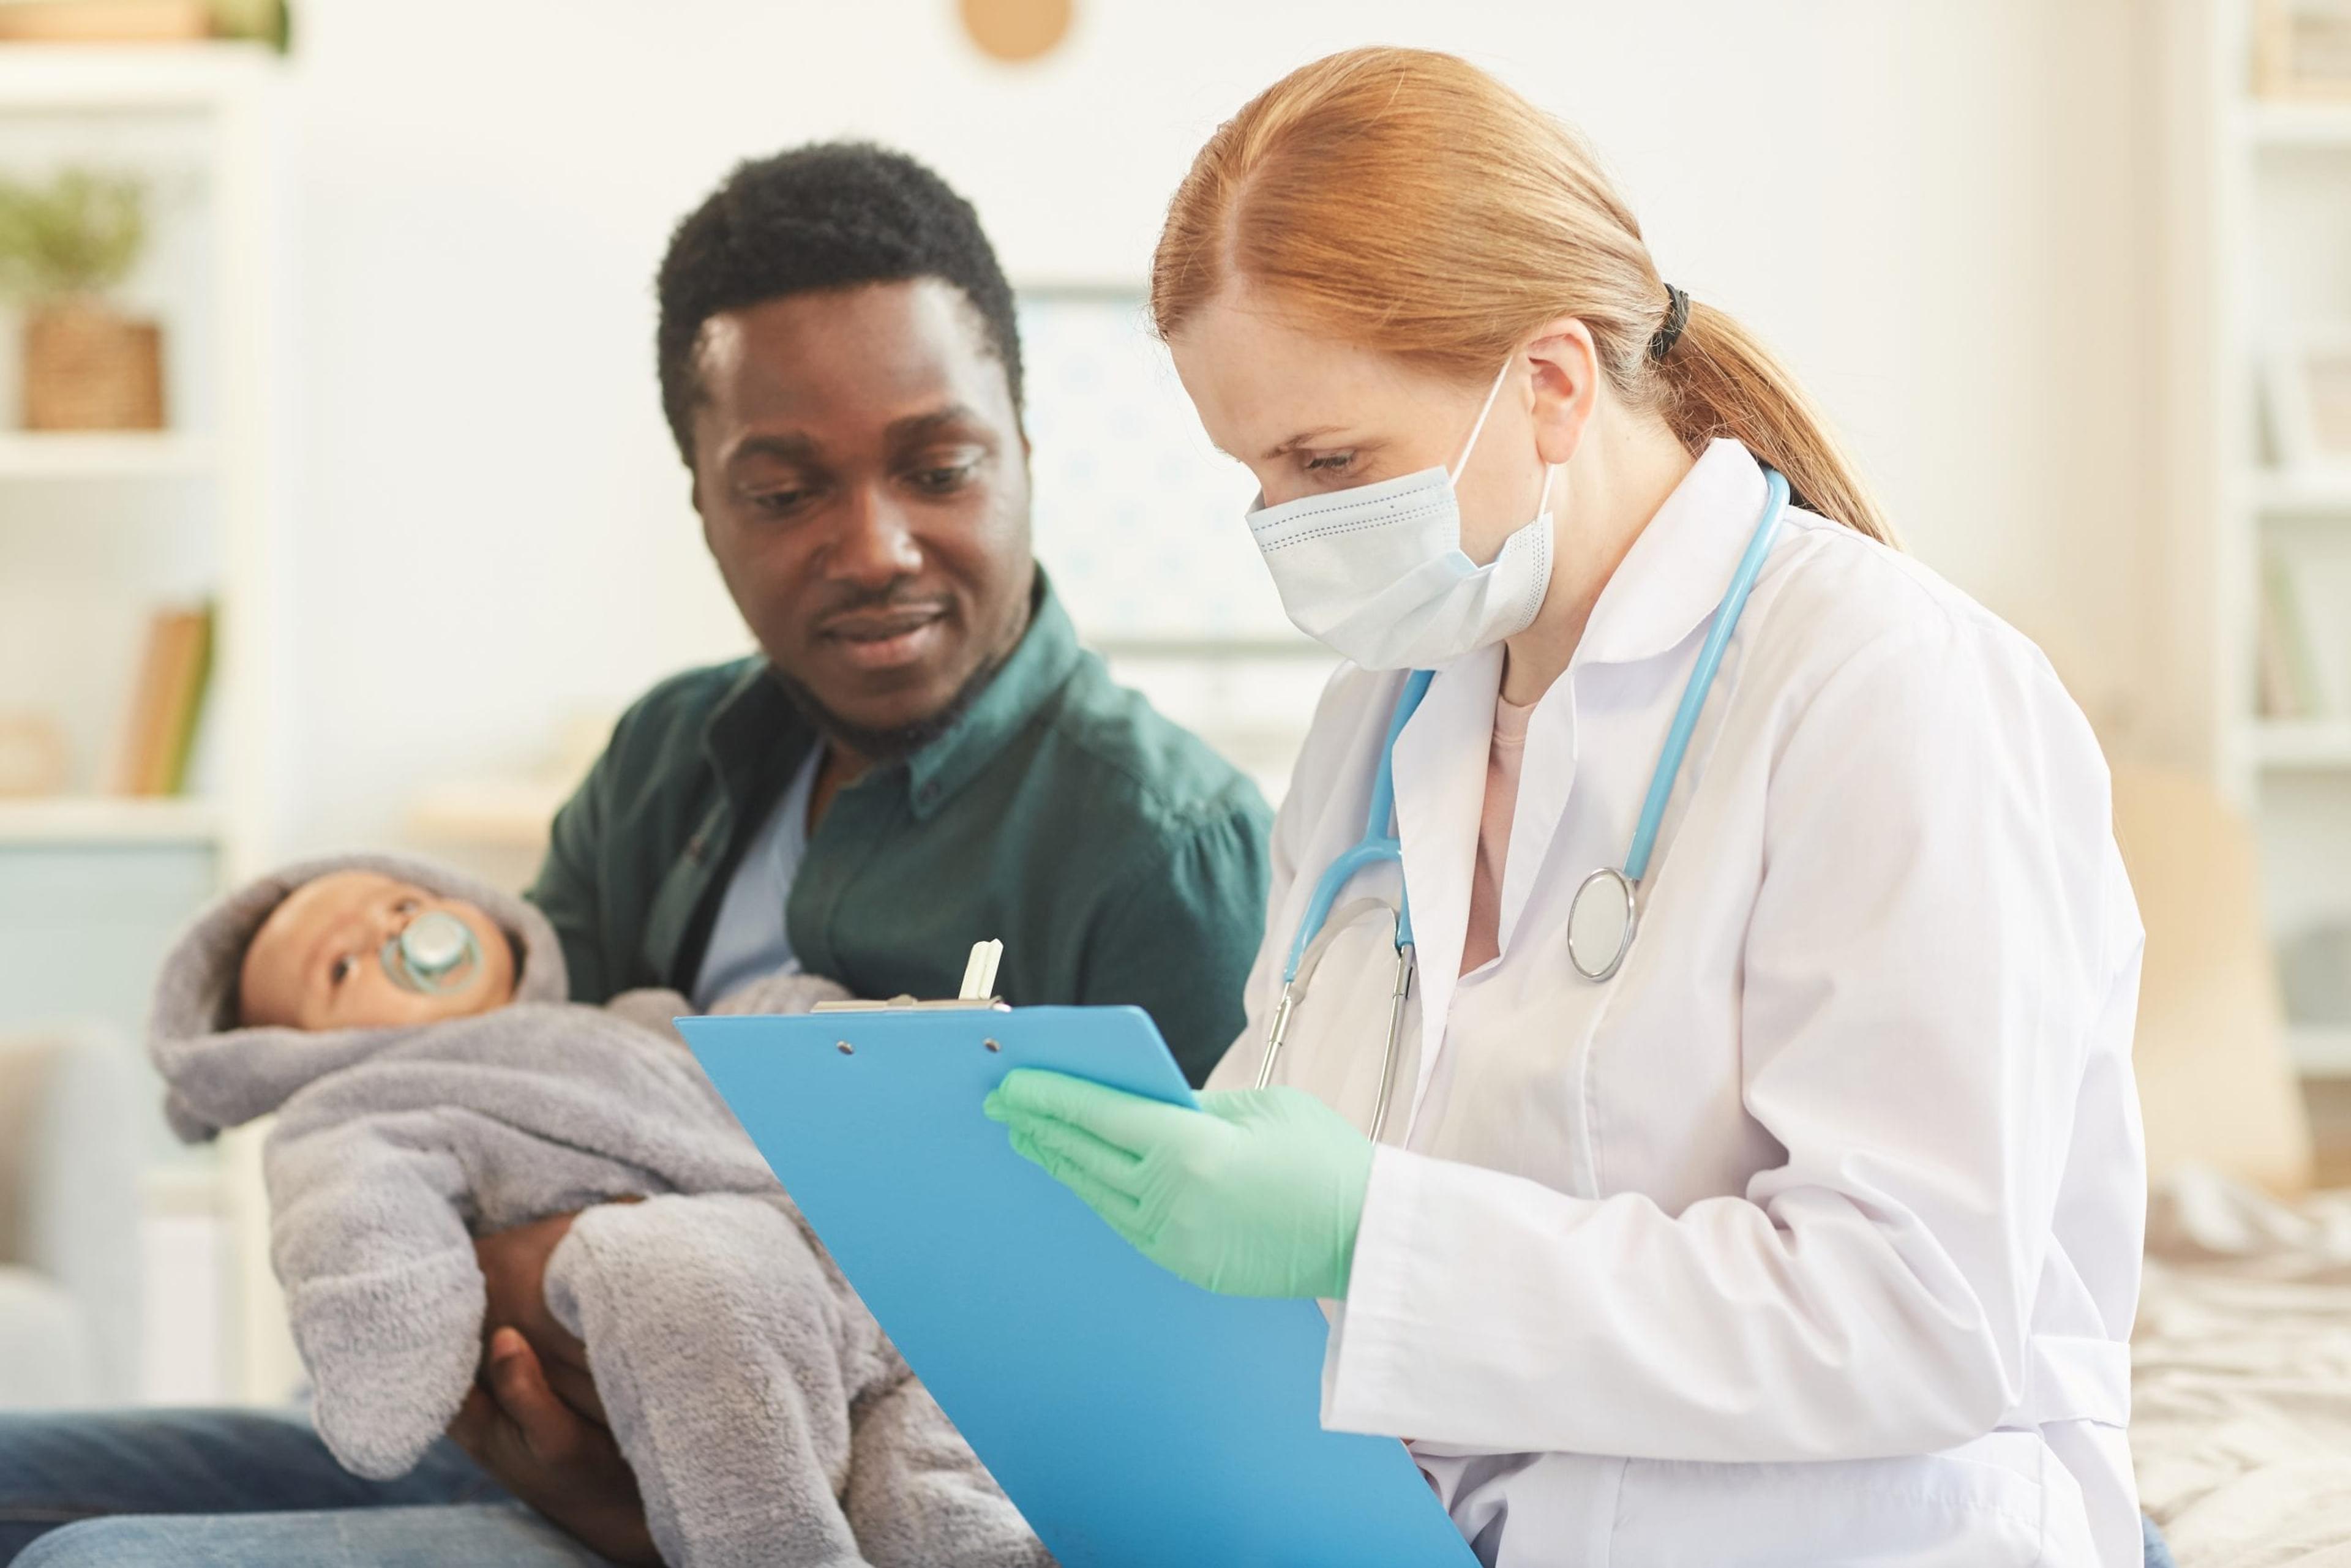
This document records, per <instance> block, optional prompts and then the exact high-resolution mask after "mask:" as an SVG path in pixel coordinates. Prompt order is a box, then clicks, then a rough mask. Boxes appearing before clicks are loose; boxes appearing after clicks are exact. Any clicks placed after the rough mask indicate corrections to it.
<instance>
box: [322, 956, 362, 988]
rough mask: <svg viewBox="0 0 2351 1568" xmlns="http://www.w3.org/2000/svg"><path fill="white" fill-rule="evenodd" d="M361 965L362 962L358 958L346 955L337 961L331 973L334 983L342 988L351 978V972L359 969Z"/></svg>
mask: <svg viewBox="0 0 2351 1568" xmlns="http://www.w3.org/2000/svg"><path fill="white" fill-rule="evenodd" d="M359 965H360V961H359V960H358V959H357V958H354V957H352V956H350V954H349V953H346V954H344V955H343V956H341V957H340V958H338V959H336V960H335V967H334V968H333V969H331V970H329V974H330V975H331V976H332V977H333V978H334V983H335V984H336V985H339V986H340V985H341V984H342V983H343V982H344V981H345V980H348V979H350V977H351V971H352V970H354V969H356V968H358V967H359Z"/></svg>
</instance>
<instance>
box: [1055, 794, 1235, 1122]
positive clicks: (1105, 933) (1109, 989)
mask: <svg viewBox="0 0 2351 1568" xmlns="http://www.w3.org/2000/svg"><path fill="white" fill-rule="evenodd" d="M1254 793H1255V792H1254V791H1251V799H1250V800H1248V801H1246V802H1237V803H1236V804H1235V805H1234V806H1233V807H1232V808H1231V809H1230V810H1228V811H1226V812H1224V813H1223V814H1221V815H1219V816H1216V817H1212V818H1209V819H1207V821H1203V822H1201V823H1199V824H1198V825H1196V826H1195V827H1194V828H1192V829H1191V830H1189V831H1186V833H1185V834H1184V835H1183V836H1181V837H1180V838H1178V839H1176V840H1175V841H1174V842H1173V843H1171V844H1170V845H1169V846H1168V848H1167V852H1165V854H1164V855H1161V856H1156V857H1154V858H1153V860H1152V861H1151V862H1149V863H1147V864H1146V865H1145V866H1144V868H1143V869H1142V870H1141V871H1140V872H1139V873H1137V874H1135V875H1134V876H1132V877H1130V878H1129V879H1128V881H1127V883H1126V884H1125V885H1124V886H1123V887H1122V888H1121V889H1120V890H1119V891H1118V893H1117V894H1114V895H1113V899H1112V901H1111V903H1110V904H1109V905H1108V906H1107V907H1106V909H1105V910H1104V912H1103V914H1102V917H1101V918H1100V919H1099V920H1098V921H1096V923H1095V925H1094V927H1093V929H1092V931H1091V932H1090V933H1089V934H1088V939H1087V943H1086V961H1085V968H1084V971H1083V972H1082V973H1081V975H1080V976H1079V978H1078V984H1079V990H1080V1000H1081V1001H1083V1002H1086V1003H1090V1004H1098V1005H1114V1004H1120V1003H1131V1004H1133V1005H1134V1006H1136V1007H1140V1008H1142V1009H1144V1011H1145V1012H1148V1013H1149V1014H1150V1015H1151V1018H1152V1021H1153V1022H1155V1023H1156V1024H1157V1025H1158V1026H1159V1032H1160V1034H1161V1035H1162V1036H1163V1037H1164V1038H1165V1040H1166V1041H1167V1049H1168V1050H1169V1051H1172V1052H1174V1053H1175V1060H1176V1061H1177V1063H1178V1064H1180V1065H1181V1066H1182V1067H1183V1069H1184V1076H1185V1078H1186V1080H1187V1081H1189V1082H1190V1083H1191V1084H1192V1086H1193V1087H1194V1088H1198V1087H1199V1086H1200V1085H1201V1084H1202V1083H1204V1082H1207V1077H1208V1073H1209V1071H1210V1070H1211V1069H1213V1068H1214V1067H1215V1066H1216V1065H1217V1061H1218V1059H1220V1058H1221V1057H1222V1056H1223V1055H1224V1054H1225V1051H1226V1050H1227V1048H1228V1047H1229V1046H1230V1045H1231V1044H1232V1043H1233V1040H1234V1037H1235V1036H1237V1035H1238V1033H1239V1032H1240V1030H1241V1025H1242V1021H1243V1019H1242V1008H1241V993H1242V989H1243V988H1244V986H1245V985H1246V984H1247V982H1248V980H1249V966H1250V965H1251V964H1253V963H1254V962H1256V960H1257V950H1258V944H1259V939H1260V938H1261V936H1263V934H1264V930H1265V893H1266V874H1267V872H1266V829H1267V822H1266V818H1267V815H1268V813H1267V811H1266V809H1265V807H1264V805H1263V804H1262V803H1261V802H1259V801H1258V800H1255V798H1254Z"/></svg>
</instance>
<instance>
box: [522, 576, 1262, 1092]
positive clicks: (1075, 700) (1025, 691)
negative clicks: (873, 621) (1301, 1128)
mask: <svg viewBox="0 0 2351 1568" xmlns="http://www.w3.org/2000/svg"><path fill="white" fill-rule="evenodd" d="M817 738H818V737H817V734H816V731H815V729H814V728H813V727H811V726H810V723H809V722H808V720H807V719H806V718H804V717H803V716H801V715H800V713H799V709H798V708H797V707H795V706H793V704H792V702H791V700H790V698H789V696H788V695H786V694H785V693H784V691H783V690H782V689H781V688H780V687H779V686H778V685H776V683H775V681H774V680H773V678H772V677H771V675H770V674H769V672H768V665H767V664H766V662H765V661H764V660H760V659H757V658H753V659H747V660H743V661H740V662H738V663H736V664H721V665H717V666H715V667H713V668H709V669H703V670H694V671H689V672H688V673H686V674H682V675H678V676H675V677H674V678H673V679H671V680H668V681H664V683H662V684H661V685H658V686H655V687H654V688H653V690H652V691H651V692H650V693H648V694H647V695H645V696H644V697H643V699H642V700H640V701H639V702H638V703H637V705H636V706H634V707H632V708H631V709H630V710H629V711H628V712H627V713H626V714H625V715H623V716H622V719H621V722H620V724H619V726H618V727H616V728H615V729H614V730H613V732H612V739H611V744H610V745H609V746H607V747H605V750H604V754H603V756H602V757H601V758H598V759H597V761H596V766H595V768H593V769H592V770H591V771H590V773H589V775H588V779H587V781H586V782H585V783H583V784H581V785H580V789H579V792H578V793H576V794H575V795H573V796H572V797H571V799H570V800H569V802H567V803H566V804H565V806H564V808H563V810H561V811H560V812H559V813H558V814H557V816H556V819H555V828H554V835H553V841H552V842H551V843H550V845H549V850H548V854H547V861H546V863H545V864H544V865H542V866H541V867H540V868H539V873H538V882H537V883H535V884H534V885H533V886H532V888H531V890H530V894H529V896H530V898H531V901H532V902H533V903H535V904H538V906H539V908H540V909H542V910H544V911H545V912H546V913H547V916H548V918H549V920H551V921H553V922H554V924H555V929H556V931H557V933H558V935H559V936H561V937H562V940H563V957H564V961H565V963H566V964H567V965H569V967H570V971H571V995H572V998H573V999H574V1000H576V1001H582V1002H591V1003H593V1002H601V1001H604V1000H606V999H608V998H611V996H613V995H614V994H616V993H618V992H621V991H624V990H628V989H631V988H635V987H639V986H667V987H670V988H673V989H675V990H680V991H691V990H692V989H693V988H694V977H695V973H696V971H697V970H698V969H699V967H700V966H701V961H702V950H703V947H704V946H705V944H706V942H707V941H708V939H709V935H710V929H711V925H712V923H713V921H714V919H715V918H716V914H717V909H718V904H719V901H720V899H721V897H722V896H723V895H724V894H725V892H726V883H727V880H728V878H729V877H730V876H731V875H732V874H733V873H734V870H735V866H736V863H737V861H739V860H740V859H741V857H742V853H743V851H744V849H745V847H746V846H747V843H748V842H749V841H750V840H751V838H752V837H753V836H754V835H755V834H756V833H757V832H758V827H759V824H760V823H761V822H762V821H764V820H765V819H766V817H767V814H768V811H769V810H771V809H772V808H773V807H774V805H775V803H776V801H777V800H778V798H779V797H780V795H781V793H782V791H783V789H784V788H785V787H786V785H787V784H789V781H790V780H791V779H792V776H793V774H794V772H795V770H796V769H797V768H798V767H799V764H800V762H801V761H803V760H804V759H805V758H807V757H808V755H809V753H810V749H811V748H812V747H814V746H815V745H816V744H817ZM1269 817H1270V813H1269V812H1268V811H1267V810H1266V805H1265V800H1264V799H1263V797H1261V796H1260V795H1259V793H1258V791H1257V789H1256V788H1255V786H1253V785H1251V784H1250V783H1249V780H1248V779H1245V778H1243V777H1242V776H1241V775H1240V774H1239V773H1238V771H1236V770H1235V769H1234V768H1232V767H1231V765H1229V764H1228V763H1227V762H1225V761H1224V760H1223V759H1222V758H1219V757H1217V755H1216V753H1214V752H1212V751H1210V750H1209V749H1208V748H1207V747H1206V746H1205V745H1203V744H1202V743H1201V742H1200V741H1199V740H1198V739H1197V738H1196V737H1194V736H1192V735H1191V734H1190V733H1188V732H1187V731H1186V730H1183V729H1181V728H1179V727H1176V726H1175V725H1173V724H1171V723H1169V722H1168V721H1167V720H1166V719H1165V718H1162V717H1161V716H1159V715H1157V714H1156V713H1154V712H1153V711H1152V710H1151V707H1150V706H1149V705H1148V704H1146V703H1145V702H1144V700H1143V699H1142V698H1141V697H1140V696H1138V695H1135V694H1134V693H1133V692H1130V691H1127V690H1125V689H1123V687H1120V686H1116V685H1113V684H1112V683H1111V680H1110V676H1109V674H1108V672H1106V671H1105V670H1104V669H1103V668H1102V662H1101V661H1100V660H1099V659H1097V658H1095V657H1094V656H1093V655H1092V654H1091V653H1085V652H1084V651H1082V650H1081V649H1080V648H1079V646H1078V642H1077V635H1076V632H1075V631H1074V630H1073V629H1072V627H1071V624H1070V620H1069V617H1068V616H1067V615H1066V614H1064V613H1063V612H1062V610H1061V604H1060V602H1059V601H1057V600H1056V599H1055V598H1054V597H1053V595H1052V592H1051V591H1050V588H1048V587H1047V586H1046V585H1045V582H1044V579H1043V575H1042V573H1040V574H1039V579H1038V590H1037V604H1036V611H1035V613H1034V615H1033V616H1032V618H1031V620H1030V623H1029V631H1028V633H1027V635H1026V636H1024V637H1023V638H1022V639H1021V642H1020V645H1019V647H1018V648H1016V649H1015V650H1014V651H1013V653H1012V656H1011V657H1010V658H1008V660H1006V661H1005V663H1004V666H1003V667H1002V669H1000V670H999V671H998V673H997V674H996V677H995V679H994V680H992V681H991V682H989V684H988V685H987V689H986V690H985V691H984V692H982V693H981V694H980V695H979V697H978V699H977V701H976V702H974V703H973V705H972V706H971V707H970V708H969V709H968V710H967V712H966V713H965V714H964V715H963V716H962V717H961V718H960V719H959V720H957V721H956V725H955V727H954V728H953V729H951V730H950V731H948V733H947V734H946V735H945V736H943V737H940V738H939V739H938V740H936V741H934V742H932V743H931V744H930V745H928V746H926V747H924V748H923V749H922V750H920V751H918V752H916V753H915V754H914V757H912V758H909V759H908V760H907V761H905V762H904V763H900V764H897V765H895V766H893V767H889V768H876V769H874V770H873V771H872V772H870V773H868V774H866V775H865V776H864V777H863V778H862V779H858V780H857V781H856V782H855V783H853V784H851V785H850V786H848V787H847V788H846V789H842V790H841V793H840V794H839V795H838V796H837V797H836V798H835V799H834V800H833V801H832V804H831V807H830V808H829V809H828V810H826V811H825V813H824V815H823V817H822V818H821V819H820V821H818V823H817V827H816V831H814V832H813V833H812V834H810V838H809V843H808V849H807V852H806V853H805V854H804V855H803V856H802V857H801V860H800V862H799V871H798V873H797V874H796V875H795V876H794V877H793V879H792V886H791V894H790V898H789V902H788V904H787V907H786V911H785V923H786V926H787V929H788V930H789V934H790V936H791V944H792V951H793V953H794V954H795V955H797V956H799V960H800V963H801V965H802V966H803V967H805V968H807V969H808V970H809V971H810V972H811V973H813V974H819V975H824V976H829V977H831V978H833V979H835V980H838V981H840V982H841V984H842V985H844V986H846V987H848V988H850V989H851V990H852V991H853V992H855V993H856V994H857V995H859V996H862V997H891V996H896V995H900V994H902V993H904V994H911V995H914V996H917V997H950V996H953V995H954V994H955V992H956V987H957V985H958V984H959V983H960V982H961V980H962V978H963V970H964V964H965V962H966V960H967V958H968V957H969V956H970V952H971V945H972V944H973V943H974V942H977V941H981V940H983V939H985V938H987V937H991V936H998V937H1002V938H1003V940H1004V963H1003V967H1002V969H1001V970H1000V971H999V972H998V977H997V989H998V993H999V994H1000V995H1001V996H1003V997H1004V998H1005V999H1006V1000H1008V1001H1009V1002H1012V1003H1014V1004H1015V1005H1018V1006H1028V1005H1035V1004H1040V1003H1096V1004H1100V1003H1117V1002H1131V1003H1134V1004H1135V1005H1137V1006H1140V1007H1142V1008H1144V1009H1147V1010H1148V1011H1149V1012H1150V1014H1151V1016H1152V1017H1153V1018H1154V1019H1156V1020H1157V1022H1158V1025H1159V1030H1160V1032H1161V1033H1162V1034H1163V1035H1165V1037H1166V1039H1167V1044H1168V1047H1169V1049H1170V1050H1172V1051H1174V1052H1175V1059H1176V1060H1177V1061H1180V1062H1181V1063H1183V1066H1184V1071H1185V1073H1186V1076H1187V1077H1189V1078H1190V1079H1191V1081H1192V1082H1194V1083H1199V1082H1202V1081H1203V1080H1204V1079H1206V1078H1207V1073H1208V1070H1209V1069H1210V1068H1211V1067H1213V1066H1215V1065H1216V1061H1217V1058H1218V1057H1219V1056H1221V1055H1222V1054H1223V1053H1224V1051H1225V1048H1226V1047H1227V1046H1228V1045H1230V1044H1231V1043H1232V1040H1233V1037H1234V1036H1235V1035H1236V1034H1238V1032H1239V1030H1240V1027H1241V988H1242V983H1243V981H1244V980H1245V979H1246V978H1247V977H1248V974H1249V965H1250V963H1251V961H1252V960H1253V959H1254V958H1255V957H1256V955H1257V947H1258V938H1259V934H1260V932H1261V929H1262V927H1263V924H1264V920H1265V894H1266V830H1267V825H1268V821H1269Z"/></svg>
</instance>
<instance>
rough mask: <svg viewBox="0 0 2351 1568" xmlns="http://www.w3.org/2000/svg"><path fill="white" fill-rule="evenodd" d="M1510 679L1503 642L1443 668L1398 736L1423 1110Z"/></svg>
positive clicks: (1462, 932) (1457, 967)
mask: <svg viewBox="0 0 2351 1568" xmlns="http://www.w3.org/2000/svg"><path fill="white" fill-rule="evenodd" d="M1501 685H1502V650H1501V649H1500V648H1499V646H1497V647H1493V648H1487V649H1482V650H1480V651H1479V652H1478V653H1472V654H1471V655H1469V657H1468V658H1466V659H1463V660H1461V661H1459V662H1458V663H1457V664H1452V665H1450V666H1448V667H1447V668H1445V669H1442V670H1439V671H1438V672H1437V678H1436V679H1435V680H1434V681H1432V682H1431V683H1430V684H1429V687H1428V695H1427V696H1426V698H1424V699H1423V700H1422V702H1421V705H1420V711H1419V712H1417V713H1416V714H1414V715H1413V716H1412V722H1411V723H1409V724H1407V725H1405V728H1404V733H1403V734H1402V735H1401V736H1399V737H1396V752H1395V790H1396V827H1397V831H1398V834H1399V836H1400V837H1401V838H1402V839H1403V841H1404V876H1405V888H1406V889H1407V891H1408V893H1409V895H1410V897H1411V899H1412V928H1413V940H1414V942H1415V943H1416V947H1417V952H1416V958H1417V961H1418V967H1419V979H1418V982H1417V984H1418V986H1419V989H1420V1052H1419V1056H1420V1061H1419V1072H1418V1075H1417V1082H1416V1083H1415V1084H1414V1086H1413V1096H1412V1111H1413V1113H1414V1115H1417V1114H1418V1113H1419V1111H1420V1103H1421V1097H1422V1096H1423V1095H1424V1094H1426V1092H1427V1090H1428V1080H1429V1074H1430V1073H1431V1072H1432V1071H1435V1070H1436V1067H1437V1054H1438V1052H1439V1051H1442V1050H1443V1048H1444V1041H1445V1015H1446V1010H1447V1009H1448V1008H1449V1007H1450V1006H1451V1005H1452V1001H1453V988H1454V983H1455V981H1456V980H1457V979H1458V977H1459V976H1460V972H1461V948H1462V944H1463V943H1464V942H1465V941H1466V940H1467V937H1468V926H1469V879H1470V875H1471V873H1472V870H1473V868H1474V866H1475V864H1476V861H1477V854H1478V819H1479V814H1480V813H1481V812H1482V811H1483V810H1485V804H1486V758H1487V753H1488V752H1489V750H1490V749H1491V748H1492V745H1493V738H1494V698H1495V696H1496V695H1497V694H1499V692H1500V690H1501ZM1405 1125H1406V1127H1407V1128H1408V1127H1409V1126H1410V1119H1409V1118H1407V1119H1406V1122H1405Z"/></svg>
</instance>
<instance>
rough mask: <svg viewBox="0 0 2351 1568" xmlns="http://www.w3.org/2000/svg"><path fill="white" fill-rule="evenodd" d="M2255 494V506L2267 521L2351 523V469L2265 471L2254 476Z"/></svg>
mask: <svg viewBox="0 0 2351 1568" xmlns="http://www.w3.org/2000/svg"><path fill="white" fill-rule="evenodd" d="M2252 494H2253V505H2254V506H2255V507H2258V508H2259V509H2260V511H2261V513H2262V516H2263V517H2317V518H2330V517H2331V518H2336V519H2339V520H2341V521H2344V522H2351V467H2346V468H2341V469H2328V468H2321V469H2314V470H2308V471H2294V470H2288V469H2279V468H2266V469H2262V470H2260V471H2258V472H2256V473H2255V474H2254V476H2253V481H2252Z"/></svg>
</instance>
